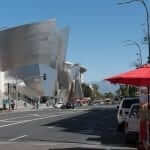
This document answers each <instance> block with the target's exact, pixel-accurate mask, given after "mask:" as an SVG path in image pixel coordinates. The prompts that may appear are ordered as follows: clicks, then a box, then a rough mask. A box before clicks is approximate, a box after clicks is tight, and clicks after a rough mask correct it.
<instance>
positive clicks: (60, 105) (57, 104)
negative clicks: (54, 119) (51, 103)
mask: <svg viewBox="0 0 150 150" xmlns="http://www.w3.org/2000/svg"><path fill="white" fill-rule="evenodd" d="M63 105H64V104H63V103H56V105H55V107H56V108H61V107H62V106H63Z"/></svg>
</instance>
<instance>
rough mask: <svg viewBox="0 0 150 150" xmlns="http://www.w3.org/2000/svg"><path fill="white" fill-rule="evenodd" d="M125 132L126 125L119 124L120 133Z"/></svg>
mask: <svg viewBox="0 0 150 150" xmlns="http://www.w3.org/2000/svg"><path fill="white" fill-rule="evenodd" d="M124 130H125V123H124V122H123V123H121V124H118V127H117V131H119V132H124Z"/></svg>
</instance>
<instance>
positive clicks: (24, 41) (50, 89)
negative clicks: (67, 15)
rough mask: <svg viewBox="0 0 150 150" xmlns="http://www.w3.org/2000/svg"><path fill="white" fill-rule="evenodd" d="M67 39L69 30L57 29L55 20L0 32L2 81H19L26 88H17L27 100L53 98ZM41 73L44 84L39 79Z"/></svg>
mask: <svg viewBox="0 0 150 150" xmlns="http://www.w3.org/2000/svg"><path fill="white" fill-rule="evenodd" d="M68 35H69V28H68V27H66V28H63V29H57V28H56V22H55V20H49V21H45V22H40V23H34V24H27V25H23V26H19V27H16V28H11V29H7V30H3V31H0V70H2V71H5V72H6V74H5V77H6V80H7V81H8V82H9V81H10V80H12V79H14V80H23V81H24V82H25V84H26V86H25V87H18V88H19V90H20V92H23V93H24V94H26V95H28V96H54V93H55V90H56V89H55V88H56V82H59V81H57V80H59V78H61V72H62V71H63V67H64V66H63V64H64V61H65V57H66V53H67V44H68ZM43 73H46V74H47V80H46V81H43V80H42V79H41V77H40V76H42V75H43ZM67 78H69V76H67ZM63 79H64V78H63ZM67 80H68V79H67Z"/></svg>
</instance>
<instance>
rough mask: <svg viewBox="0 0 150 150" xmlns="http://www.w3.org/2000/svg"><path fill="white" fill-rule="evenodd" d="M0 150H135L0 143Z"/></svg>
mask: <svg viewBox="0 0 150 150" xmlns="http://www.w3.org/2000/svg"><path fill="white" fill-rule="evenodd" d="M0 150H136V148H129V147H115V146H103V145H89V144H79V143H45V142H0Z"/></svg>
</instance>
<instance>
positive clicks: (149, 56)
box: [118, 0, 150, 64]
mask: <svg viewBox="0 0 150 150" xmlns="http://www.w3.org/2000/svg"><path fill="white" fill-rule="evenodd" d="M133 2H139V3H141V4H142V5H143V6H144V8H145V12H146V24H147V40H148V61H147V63H148V64H150V27H149V10H148V6H147V4H146V3H145V1H144V0H129V1H126V2H121V3H118V5H124V4H131V3H133Z"/></svg>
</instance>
